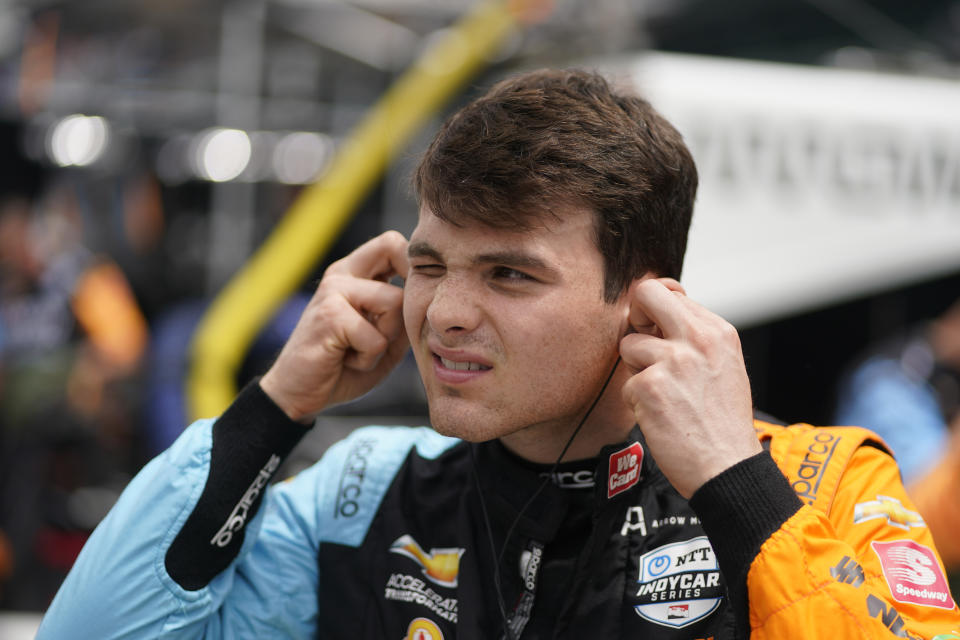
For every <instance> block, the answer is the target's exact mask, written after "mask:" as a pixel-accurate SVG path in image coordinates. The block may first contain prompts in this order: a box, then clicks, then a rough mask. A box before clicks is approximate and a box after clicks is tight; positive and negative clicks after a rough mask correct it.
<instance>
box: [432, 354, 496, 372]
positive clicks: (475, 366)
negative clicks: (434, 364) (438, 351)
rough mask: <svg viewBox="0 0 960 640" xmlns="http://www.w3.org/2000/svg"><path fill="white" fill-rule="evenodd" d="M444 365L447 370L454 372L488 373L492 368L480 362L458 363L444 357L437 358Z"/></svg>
mask: <svg viewBox="0 0 960 640" xmlns="http://www.w3.org/2000/svg"><path fill="white" fill-rule="evenodd" d="M436 357H437V358H438V359H439V360H440V364H442V365H443V366H444V367H445V368H447V369H452V370H454V371H486V370H487V369H490V368H491V367H488V366H486V365H482V364H480V363H479V362H457V361H455V360H447V359H446V358H444V357H441V356H436Z"/></svg>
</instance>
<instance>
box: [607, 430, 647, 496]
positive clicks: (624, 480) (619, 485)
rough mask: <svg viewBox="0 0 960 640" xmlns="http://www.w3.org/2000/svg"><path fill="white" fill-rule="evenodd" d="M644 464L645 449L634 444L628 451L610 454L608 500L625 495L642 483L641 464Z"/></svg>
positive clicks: (636, 443)
mask: <svg viewBox="0 0 960 640" xmlns="http://www.w3.org/2000/svg"><path fill="white" fill-rule="evenodd" d="M641 462H643V447H641V446H640V443H639V442H634V443H633V444H632V445H630V446H629V447H627V448H626V449H621V450H620V451H617V452H616V453H611V454H610V471H609V472H608V473H607V498H612V497H613V496H615V495H617V494H618V493H623V492H624V491H626V490H627V489H629V488H630V487H632V486H633V485H635V484H637V483H638V482H639V481H640V463H641Z"/></svg>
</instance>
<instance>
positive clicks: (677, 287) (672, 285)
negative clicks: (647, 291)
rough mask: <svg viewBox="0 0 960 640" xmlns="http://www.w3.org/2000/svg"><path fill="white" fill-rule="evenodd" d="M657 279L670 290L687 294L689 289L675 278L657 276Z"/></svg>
mask: <svg viewBox="0 0 960 640" xmlns="http://www.w3.org/2000/svg"><path fill="white" fill-rule="evenodd" d="M656 281H657V282H659V283H660V284H662V285H663V286H665V287H666V288H667V289H670V291H673V292H674V293H679V294H681V295H687V290H686V289H684V288H683V285H682V284H680V283H679V282H677V281H676V280H674V279H673V278H656Z"/></svg>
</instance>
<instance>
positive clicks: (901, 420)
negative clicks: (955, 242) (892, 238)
mask: <svg viewBox="0 0 960 640" xmlns="http://www.w3.org/2000/svg"><path fill="white" fill-rule="evenodd" d="M835 422H836V423H837V424H856V425H862V426H864V427H867V428H869V429H872V430H873V431H875V432H877V434H878V435H880V436H881V437H882V438H883V439H884V440H885V441H886V442H887V443H888V444H889V445H890V447H891V449H892V450H893V453H894V455H895V456H896V458H897V461H898V462H899V464H900V470H901V471H902V473H903V482H904V484H905V485H906V487H907V491H908V493H909V494H910V497H911V498H912V499H913V501H914V503H915V504H916V507H917V510H918V512H919V513H920V515H922V516H923V519H924V521H926V524H927V526H928V527H929V528H930V531H931V532H932V533H933V537H934V539H935V540H936V541H937V548H938V549H939V551H940V554H941V558H942V559H943V562H944V564H946V566H947V569H948V571H949V572H950V573H951V578H952V580H951V583H952V585H953V587H954V593H956V592H957V589H958V588H960V533H958V532H960V427H958V424H960V300H958V301H956V302H954V303H953V305H952V306H951V307H950V308H949V309H947V310H946V312H944V313H943V314H942V315H940V316H939V317H938V318H936V319H934V320H932V321H930V322H928V323H925V324H923V325H921V326H917V327H913V328H911V329H909V330H907V331H905V332H903V333H902V334H900V335H897V336H893V337H890V338H888V339H886V340H884V341H882V342H881V343H879V344H877V345H875V346H874V347H872V348H871V349H870V350H869V351H868V353H867V354H865V355H864V356H862V357H861V358H860V359H859V360H858V362H857V363H856V364H855V365H854V366H853V367H852V368H851V372H850V373H849V374H848V375H847V376H845V378H844V380H843V381H842V383H841V386H840V391H839V394H838V403H837V412H836V420H835Z"/></svg>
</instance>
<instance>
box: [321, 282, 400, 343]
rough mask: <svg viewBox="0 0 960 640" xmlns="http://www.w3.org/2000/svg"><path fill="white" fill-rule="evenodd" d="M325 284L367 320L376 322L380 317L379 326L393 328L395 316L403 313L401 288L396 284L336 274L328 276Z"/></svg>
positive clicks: (395, 320)
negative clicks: (380, 324) (380, 322)
mask: <svg viewBox="0 0 960 640" xmlns="http://www.w3.org/2000/svg"><path fill="white" fill-rule="evenodd" d="M325 286H326V288H327V289H328V291H334V292H336V293H339V295H341V296H342V297H343V298H344V299H345V300H347V301H348V302H349V303H350V306H352V307H353V308H354V309H356V311H357V312H358V313H359V314H360V315H362V316H363V317H364V318H366V319H367V320H369V321H371V322H373V323H375V324H376V323H377V321H378V319H382V321H383V322H384V323H385V324H384V325H383V326H382V327H381V328H384V329H386V328H387V327H393V328H395V327H396V322H397V319H396V318H397V316H398V315H402V313H403V289H401V288H400V287H398V286H395V285H392V284H388V283H386V282H380V281H378V280H365V279H363V278H355V277H350V276H338V275H334V276H333V277H331V278H328V279H327V282H325ZM392 331H393V329H391V332H392Z"/></svg>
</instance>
